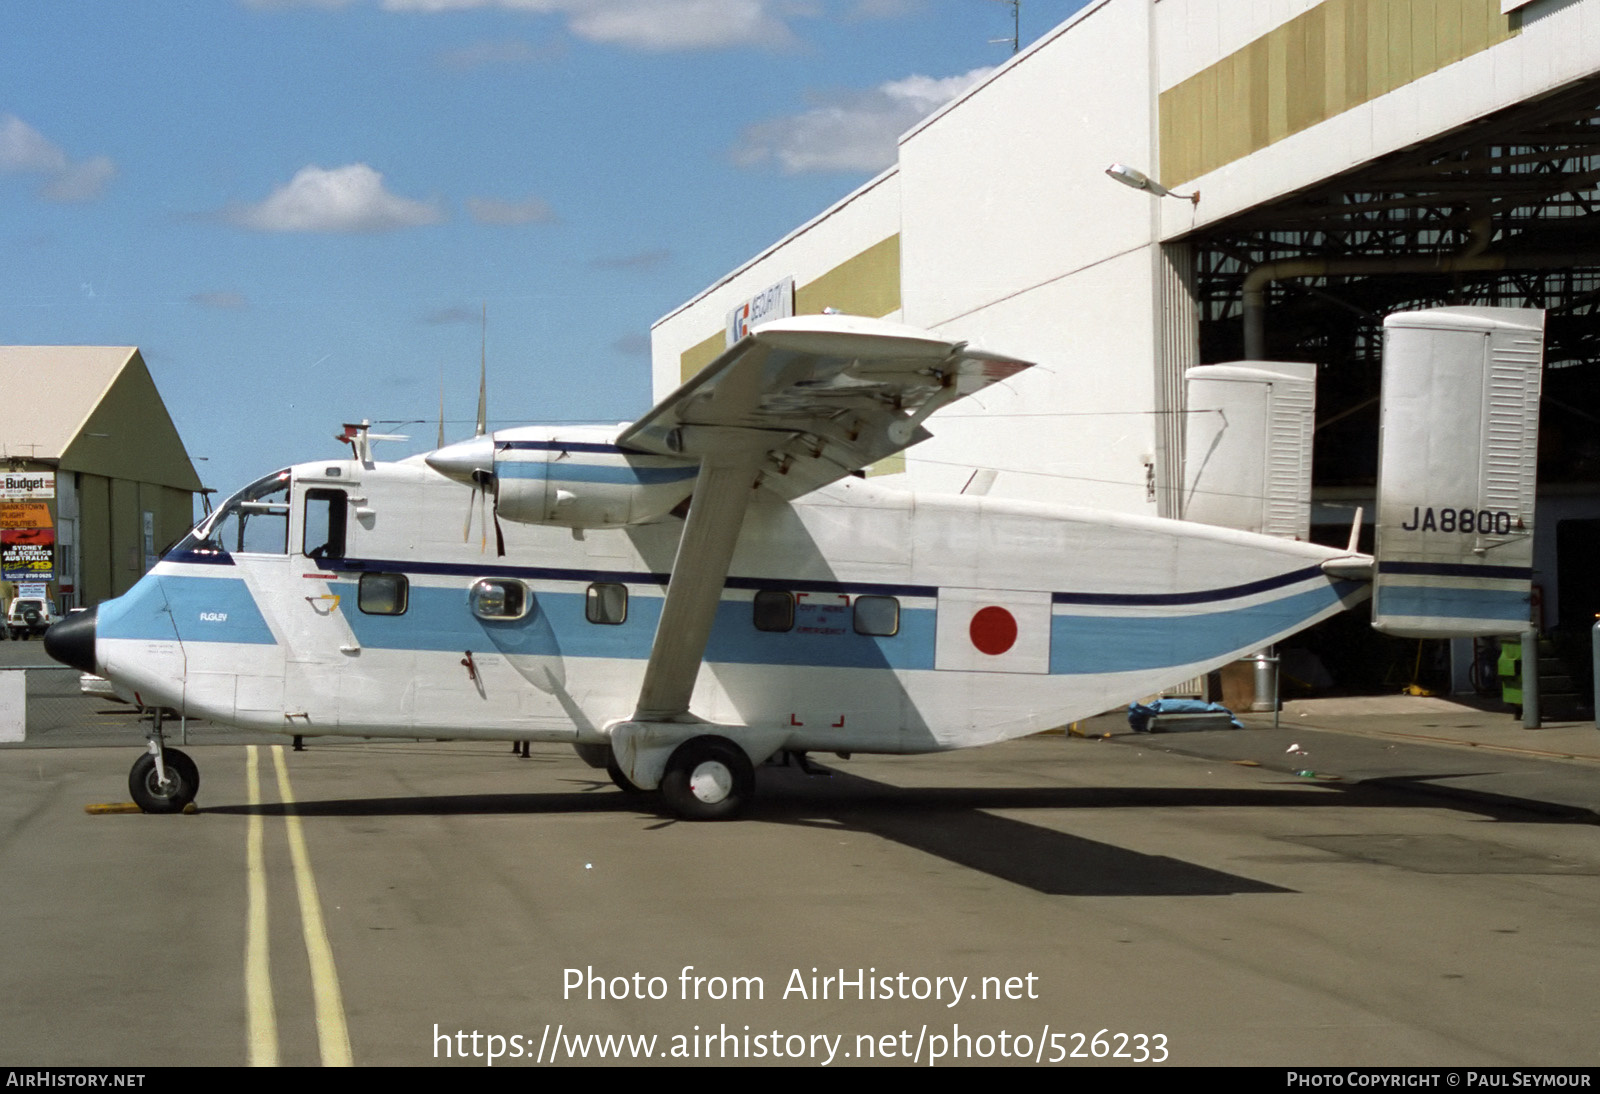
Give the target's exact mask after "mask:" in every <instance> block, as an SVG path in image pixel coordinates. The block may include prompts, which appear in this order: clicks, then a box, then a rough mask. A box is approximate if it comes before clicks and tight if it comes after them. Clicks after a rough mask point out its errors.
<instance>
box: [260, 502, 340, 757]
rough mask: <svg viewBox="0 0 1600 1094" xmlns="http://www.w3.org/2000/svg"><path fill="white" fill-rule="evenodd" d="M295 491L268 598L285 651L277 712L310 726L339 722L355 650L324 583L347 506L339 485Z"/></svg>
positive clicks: (335, 596)
mask: <svg viewBox="0 0 1600 1094" xmlns="http://www.w3.org/2000/svg"><path fill="white" fill-rule="evenodd" d="M296 495H297V497H296V500H297V502H298V504H297V505H296V507H295V508H296V511H295V514H294V515H295V518H296V519H295V520H294V521H293V523H292V526H291V528H290V535H291V543H290V545H289V548H290V549H289V557H288V567H289V569H288V572H287V573H286V574H285V579H284V581H283V582H282V583H281V585H280V586H279V587H278V588H277V589H276V590H275V593H276V595H275V596H273V597H272V599H271V603H272V606H273V609H274V612H273V614H274V615H275V616H276V617H277V623H278V625H279V627H280V628H281V629H282V631H283V638H284V643H285V646H286V649H287V654H286V656H285V659H284V676H283V709H284V715H285V717H286V718H287V719H288V721H289V722H290V724H292V725H296V724H303V725H304V727H305V729H306V731H307V732H316V730H317V728H318V727H319V726H321V727H332V726H334V725H337V724H338V709H339V687H340V679H341V677H342V676H343V675H344V671H345V668H346V666H347V664H348V663H349V662H350V660H351V659H352V658H354V657H355V656H357V655H358V654H359V653H360V649H361V646H360V643H359V642H358V641H357V640H356V636H355V632H354V631H353V630H351V628H350V624H349V622H348V620H347V619H346V618H345V614H344V613H345V611H346V610H347V609H346V606H345V605H344V604H343V603H342V602H341V599H340V597H339V595H338V594H336V593H334V592H333V591H332V589H331V588H330V582H332V581H334V580H336V579H337V577H338V574H337V573H336V572H334V571H333V570H330V569H328V568H327V565H328V563H329V562H333V561H334V560H337V559H342V558H344V556H345V526H346V520H347V518H348V513H349V508H350V506H349V498H348V495H347V494H346V493H345V491H343V490H340V489H334V488H330V487H321V486H314V487H311V488H309V489H306V490H305V491H304V492H303V493H301V492H300V491H296ZM349 608H350V609H352V610H353V608H354V605H350V606H349Z"/></svg>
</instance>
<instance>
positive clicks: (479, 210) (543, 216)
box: [467, 197, 556, 224]
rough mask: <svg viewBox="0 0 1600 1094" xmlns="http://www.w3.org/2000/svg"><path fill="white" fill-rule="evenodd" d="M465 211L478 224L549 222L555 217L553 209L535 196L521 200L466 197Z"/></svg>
mask: <svg viewBox="0 0 1600 1094" xmlns="http://www.w3.org/2000/svg"><path fill="white" fill-rule="evenodd" d="M467 212H468V213H470V214H472V219H473V220H475V221H477V222H478V223H479V224H549V223H551V222H552V221H554V220H555V219H556V214H555V210H554V209H552V208H550V206H549V204H548V203H547V202H545V201H544V200H542V199H540V198H536V197H527V198H523V199H522V200H521V201H503V200H501V199H500V198H468V199H467Z"/></svg>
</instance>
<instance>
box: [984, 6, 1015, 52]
mask: <svg viewBox="0 0 1600 1094" xmlns="http://www.w3.org/2000/svg"><path fill="white" fill-rule="evenodd" d="M994 2H995V3H996V4H1010V5H1011V37H1009V38H990V39H989V44H990V45H992V46H997V45H1000V44H1001V43H1002V42H1010V43H1011V52H1012V53H1013V54H1015V53H1016V52H1017V49H1018V47H1019V46H1020V45H1021V44H1022V0H994Z"/></svg>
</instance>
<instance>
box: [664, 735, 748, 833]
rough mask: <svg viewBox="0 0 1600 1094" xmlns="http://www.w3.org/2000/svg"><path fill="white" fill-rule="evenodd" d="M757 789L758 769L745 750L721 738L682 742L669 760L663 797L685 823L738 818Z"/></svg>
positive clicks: (703, 738)
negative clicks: (688, 821) (751, 762)
mask: <svg viewBox="0 0 1600 1094" xmlns="http://www.w3.org/2000/svg"><path fill="white" fill-rule="evenodd" d="M755 788H756V772H755V768H754V767H752V766H751V764H750V757H749V756H746V755H745V752H744V749H742V748H740V747H739V746H738V745H736V744H734V743H733V742H732V741H729V740H726V739H724V738H722V737H695V738H693V739H692V740H688V741H685V742H683V744H681V745H679V746H678V747H677V750H676V751H674V752H673V753H672V757H671V759H669V760H667V770H666V773H665V774H664V775H663V776H662V777H661V797H662V799H663V800H664V801H665V802H666V803H667V808H668V809H670V810H672V812H674V813H676V814H677V815H678V816H680V817H682V818H683V819H684V820H727V819H728V818H730V817H735V816H738V815H739V813H740V812H741V811H743V809H744V807H745V805H747V804H748V803H749V801H750V798H751V795H752V794H754V792H755Z"/></svg>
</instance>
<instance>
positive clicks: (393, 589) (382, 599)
mask: <svg viewBox="0 0 1600 1094" xmlns="http://www.w3.org/2000/svg"><path fill="white" fill-rule="evenodd" d="M410 594H411V583H410V582H409V581H408V580H406V575H405V574H362V575H361V584H360V586H359V587H358V589H357V590H356V603H357V605H359V606H360V608H361V610H362V611H363V612H365V613H366V614H367V615H404V614H405V612H406V601H407V600H409V599H410Z"/></svg>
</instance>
